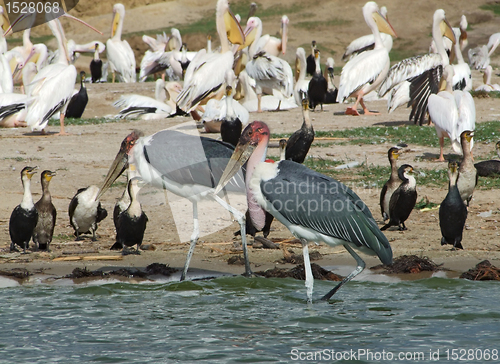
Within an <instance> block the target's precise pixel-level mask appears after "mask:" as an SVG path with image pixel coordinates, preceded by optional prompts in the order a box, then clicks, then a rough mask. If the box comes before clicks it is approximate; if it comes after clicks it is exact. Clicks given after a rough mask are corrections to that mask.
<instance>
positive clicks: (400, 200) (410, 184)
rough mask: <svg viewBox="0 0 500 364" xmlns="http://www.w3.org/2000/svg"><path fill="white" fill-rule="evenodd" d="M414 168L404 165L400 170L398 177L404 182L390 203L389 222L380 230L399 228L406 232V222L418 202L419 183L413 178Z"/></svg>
mask: <svg viewBox="0 0 500 364" xmlns="http://www.w3.org/2000/svg"><path fill="white" fill-rule="evenodd" d="M412 174H413V167H412V166H410V165H409V164H403V165H402V166H401V167H399V169H398V176H399V178H400V179H401V180H402V181H403V182H402V183H401V184H400V185H399V187H398V188H397V189H396V191H394V193H393V194H392V196H391V200H390V201H389V222H388V223H387V224H385V225H384V226H383V227H382V228H381V229H380V230H386V229H387V228H389V227H391V226H397V227H398V228H399V230H406V226H405V221H406V220H407V219H408V217H409V216H410V214H411V212H412V210H413V208H414V207H415V203H416V202H417V188H416V187H417V182H416V181H415V177H413V176H412Z"/></svg>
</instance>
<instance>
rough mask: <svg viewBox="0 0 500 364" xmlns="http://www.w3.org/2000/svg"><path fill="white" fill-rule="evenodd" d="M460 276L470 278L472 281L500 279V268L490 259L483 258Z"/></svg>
mask: <svg viewBox="0 0 500 364" xmlns="http://www.w3.org/2000/svg"><path fill="white" fill-rule="evenodd" d="M460 278H464V279H470V280H471V281H500V269H498V268H497V267H495V266H494V265H491V263H490V262H489V261H488V260H483V261H482V262H480V263H477V265H476V266H475V267H474V268H472V269H469V270H468V271H467V272H463V273H462V274H461V275H460Z"/></svg>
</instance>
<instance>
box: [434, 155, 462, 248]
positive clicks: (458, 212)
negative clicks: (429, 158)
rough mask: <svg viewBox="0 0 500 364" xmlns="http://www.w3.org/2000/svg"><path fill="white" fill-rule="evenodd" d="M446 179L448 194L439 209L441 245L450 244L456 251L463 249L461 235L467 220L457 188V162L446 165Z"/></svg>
mask: <svg viewBox="0 0 500 364" xmlns="http://www.w3.org/2000/svg"><path fill="white" fill-rule="evenodd" d="M448 177H449V178H450V184H449V189H448V194H447V195H446V197H445V199H444V200H443V202H441V206H440V207H439V227H440V228H441V235H442V238H441V245H445V244H450V245H453V247H454V248H456V249H463V246H462V234H463V231H464V226H465V221H466V220H467V207H466V206H465V203H464V201H463V200H462V198H461V197H460V192H459V191H458V188H457V178H458V166H457V162H454V161H453V162H450V163H448Z"/></svg>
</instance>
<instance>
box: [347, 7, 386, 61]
mask: <svg viewBox="0 0 500 364" xmlns="http://www.w3.org/2000/svg"><path fill="white" fill-rule="evenodd" d="M380 14H382V16H383V17H384V18H386V19H388V18H387V8H386V7H385V6H382V7H381V8H380ZM380 37H381V38H382V43H383V44H384V47H385V48H387V51H388V52H390V51H391V49H392V37H391V36H390V35H389V34H386V33H381V34H380ZM373 47H375V36H374V35H373V34H367V35H364V36H362V37H359V38H356V39H354V40H353V41H352V42H351V43H349V45H348V46H347V47H346V49H345V52H344V55H343V56H342V60H343V61H345V60H347V59H348V58H352V57H354V56H356V55H357V54H359V53H361V52H364V51H367V50H371V49H373Z"/></svg>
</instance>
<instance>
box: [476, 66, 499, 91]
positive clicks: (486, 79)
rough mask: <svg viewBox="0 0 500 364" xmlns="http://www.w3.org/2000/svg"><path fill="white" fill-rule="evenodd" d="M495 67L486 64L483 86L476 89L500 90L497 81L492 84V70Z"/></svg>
mask: <svg viewBox="0 0 500 364" xmlns="http://www.w3.org/2000/svg"><path fill="white" fill-rule="evenodd" d="M492 71H493V69H492V68H491V66H490V65H488V66H486V68H485V69H484V75H483V84H482V85H481V86H478V87H477V88H476V89H475V91H486V92H491V91H500V86H499V85H498V84H497V83H495V84H491V72H492Z"/></svg>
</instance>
